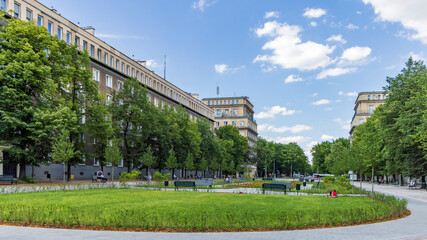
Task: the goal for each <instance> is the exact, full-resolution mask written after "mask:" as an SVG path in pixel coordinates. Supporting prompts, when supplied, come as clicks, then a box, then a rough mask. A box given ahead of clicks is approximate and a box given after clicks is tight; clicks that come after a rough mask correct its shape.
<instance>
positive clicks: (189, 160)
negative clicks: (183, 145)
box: [184, 153, 194, 178]
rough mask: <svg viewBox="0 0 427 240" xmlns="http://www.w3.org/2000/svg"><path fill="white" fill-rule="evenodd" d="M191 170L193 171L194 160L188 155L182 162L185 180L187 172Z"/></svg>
mask: <svg viewBox="0 0 427 240" xmlns="http://www.w3.org/2000/svg"><path fill="white" fill-rule="evenodd" d="M192 170H194V158H193V155H192V154H191V153H188V154H187V158H186V159H185V162H184V177H185V178H187V171H192Z"/></svg>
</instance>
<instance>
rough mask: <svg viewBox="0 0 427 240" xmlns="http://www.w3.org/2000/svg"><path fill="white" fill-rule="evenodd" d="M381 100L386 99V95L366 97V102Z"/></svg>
mask: <svg viewBox="0 0 427 240" xmlns="http://www.w3.org/2000/svg"><path fill="white" fill-rule="evenodd" d="M381 97H382V99H383V100H384V99H386V97H387V96H386V95H368V100H381Z"/></svg>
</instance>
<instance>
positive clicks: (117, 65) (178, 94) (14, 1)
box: [4, 0, 214, 121]
mask: <svg viewBox="0 0 427 240" xmlns="http://www.w3.org/2000/svg"><path fill="white" fill-rule="evenodd" d="M5 3H6V4H5V9H4V10H5V11H6V12H9V10H13V11H15V13H13V12H9V14H10V15H11V16H12V17H15V18H18V19H21V20H22V21H30V20H32V21H34V22H35V23H36V24H37V25H39V26H44V27H45V28H46V29H47V30H48V32H49V33H50V34H52V36H57V37H58V38H59V39H62V40H64V41H66V42H67V43H68V44H77V47H78V48H79V49H80V50H82V51H84V50H86V51H87V52H88V53H89V55H90V57H91V60H92V63H91V66H90V68H91V71H92V72H93V74H94V80H95V81H98V82H99V89H100V90H101V91H103V92H105V93H106V94H107V97H108V95H110V93H111V91H112V89H117V87H118V85H119V83H120V82H123V80H124V79H127V78H130V77H134V78H136V79H137V80H138V81H139V82H140V83H141V84H143V85H146V86H147V88H148V90H149V94H150V99H151V101H152V102H153V103H154V104H155V105H158V106H161V105H162V104H168V105H170V106H177V105H180V104H181V105H182V106H183V107H184V108H186V109H187V111H188V113H189V114H190V116H191V117H192V118H197V117H205V118H207V119H209V120H211V121H214V120H213V111H212V110H211V109H210V108H209V107H208V106H206V105H205V104H203V102H201V101H199V100H197V99H195V98H193V97H192V96H191V95H190V94H189V93H187V92H185V91H183V90H182V89H180V88H178V87H176V86H175V85H173V84H172V83H170V82H168V81H166V80H165V79H163V78H162V77H160V76H158V75H157V74H155V73H154V72H153V71H151V70H150V69H148V68H147V67H146V66H145V62H144V61H137V60H134V59H132V58H130V57H128V56H126V55H125V54H123V53H121V52H120V51H119V50H117V49H115V48H114V47H112V46H110V45H108V44H107V43H105V42H103V41H102V40H101V39H99V38H97V37H96V36H95V35H94V33H95V29H94V28H92V27H83V28H82V27H79V26H78V25H76V24H74V23H73V22H71V21H69V20H67V19H66V18H65V17H63V16H61V15H60V14H58V13H57V12H56V10H54V9H49V8H47V7H46V6H44V5H43V4H41V3H39V2H37V1H35V0H6V1H5Z"/></svg>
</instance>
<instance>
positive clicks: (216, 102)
mask: <svg viewBox="0 0 427 240" xmlns="http://www.w3.org/2000/svg"><path fill="white" fill-rule="evenodd" d="M229 104H234V100H216V101H208V105H229ZM236 104H239V100H236Z"/></svg>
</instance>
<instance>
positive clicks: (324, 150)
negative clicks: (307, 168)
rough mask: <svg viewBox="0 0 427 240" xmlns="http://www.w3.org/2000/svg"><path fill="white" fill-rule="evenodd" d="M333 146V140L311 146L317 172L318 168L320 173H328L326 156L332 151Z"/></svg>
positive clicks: (314, 168) (314, 169) (314, 167)
mask: <svg viewBox="0 0 427 240" xmlns="http://www.w3.org/2000/svg"><path fill="white" fill-rule="evenodd" d="M331 146H332V143H331V142H328V141H324V142H321V143H318V144H316V145H314V146H313V148H311V155H312V156H313V171H316V172H317V170H318V173H320V172H322V173H327V169H326V165H325V160H326V156H328V155H329V153H330V152H331ZM316 168H317V169H316Z"/></svg>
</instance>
